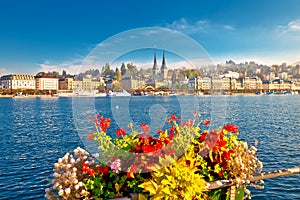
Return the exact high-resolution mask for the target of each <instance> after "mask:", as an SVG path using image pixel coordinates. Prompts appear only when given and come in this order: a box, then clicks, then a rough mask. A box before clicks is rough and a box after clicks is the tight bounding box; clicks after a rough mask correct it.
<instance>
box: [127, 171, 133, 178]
mask: <svg viewBox="0 0 300 200" xmlns="http://www.w3.org/2000/svg"><path fill="white" fill-rule="evenodd" d="M126 176H127V177H128V178H134V173H132V172H127V173H126Z"/></svg>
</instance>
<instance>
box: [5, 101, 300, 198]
mask: <svg viewBox="0 0 300 200" xmlns="http://www.w3.org/2000/svg"><path fill="white" fill-rule="evenodd" d="M194 111H199V112H200V113H201V114H202V116H203V118H207V119H211V120H212V121H213V122H214V125H215V126H218V125H219V124H220V125H221V124H224V123H235V124H237V125H238V126H239V128H240V138H241V139H242V140H245V141H247V142H249V143H252V144H253V143H254V141H255V140H258V141H259V145H258V149H259V152H258V154H259V158H260V159H261V160H262V161H263V163H264V171H273V170H278V169H284V168H289V167H293V166H299V165H300V96H249V97H246V96H240V97H232V96H228V97H113V98H76V99H72V98H58V99H38V98H37V99H10V98H2V99H1V98H0V137H1V141H0V153H1V155H0V158H1V162H0V199H44V190H45V188H46V187H48V186H49V178H51V173H52V168H53V164H54V163H55V162H56V161H57V159H58V158H59V157H62V156H63V155H64V154H65V153H66V152H72V151H73V149H74V148H76V147H77V146H81V147H83V148H85V147H86V148H92V147H89V146H88V145H89V144H88V143H87V141H86V135H87V134H88V133H89V131H92V130H93V126H91V124H90V122H89V121H88V120H87V117H88V116H89V115H91V114H93V113H95V112H100V113H101V114H102V115H104V116H105V117H111V118H112V128H111V130H110V131H111V133H113V132H114V131H115V130H116V129H117V127H118V125H119V126H124V125H125V124H127V123H128V122H129V121H133V122H134V123H135V124H136V125H138V124H139V123H148V124H150V126H151V128H152V129H157V128H162V127H164V126H165V120H164V119H165V118H166V117H167V116H169V115H170V114H172V113H175V114H176V115H181V116H183V118H185V119H187V118H190V117H191V116H192V115H193V112H194ZM91 151H92V150H91ZM299 184H300V175H293V176H287V177H281V178H275V179H269V180H266V181H265V189H264V190H256V189H254V188H253V189H251V188H250V189H251V191H252V195H253V198H254V199H300V188H299Z"/></svg>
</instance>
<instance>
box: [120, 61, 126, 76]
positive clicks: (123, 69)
mask: <svg viewBox="0 0 300 200" xmlns="http://www.w3.org/2000/svg"><path fill="white" fill-rule="evenodd" d="M121 74H122V76H124V74H126V66H125V64H124V63H122V66H121Z"/></svg>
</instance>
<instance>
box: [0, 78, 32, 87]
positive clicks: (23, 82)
mask: <svg viewBox="0 0 300 200" xmlns="http://www.w3.org/2000/svg"><path fill="white" fill-rule="evenodd" d="M0 82H1V85H2V88H4V89H13V90H14V89H35V88H36V86H35V79H34V76H32V75H26V74H10V75H5V76H2V77H1V79H0Z"/></svg>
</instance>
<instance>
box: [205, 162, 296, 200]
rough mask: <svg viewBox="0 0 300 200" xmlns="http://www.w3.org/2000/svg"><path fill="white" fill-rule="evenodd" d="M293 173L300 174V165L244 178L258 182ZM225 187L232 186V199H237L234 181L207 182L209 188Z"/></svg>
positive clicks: (251, 181)
mask: <svg viewBox="0 0 300 200" xmlns="http://www.w3.org/2000/svg"><path fill="white" fill-rule="evenodd" d="M293 174H300V166H299V167H293V168H289V169H284V170H277V171H273V172H265V173H261V174H258V175H255V176H254V177H252V178H250V179H247V180H244V181H245V183H246V182H250V183H253V182H258V181H260V180H264V179H269V178H276V177H280V176H289V175H293ZM224 187H231V189H230V200H235V199H236V198H235V194H236V187H235V185H234V182H233V181H231V180H219V181H214V182H210V183H207V184H206V188H207V189H209V190H213V189H219V188H224Z"/></svg>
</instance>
